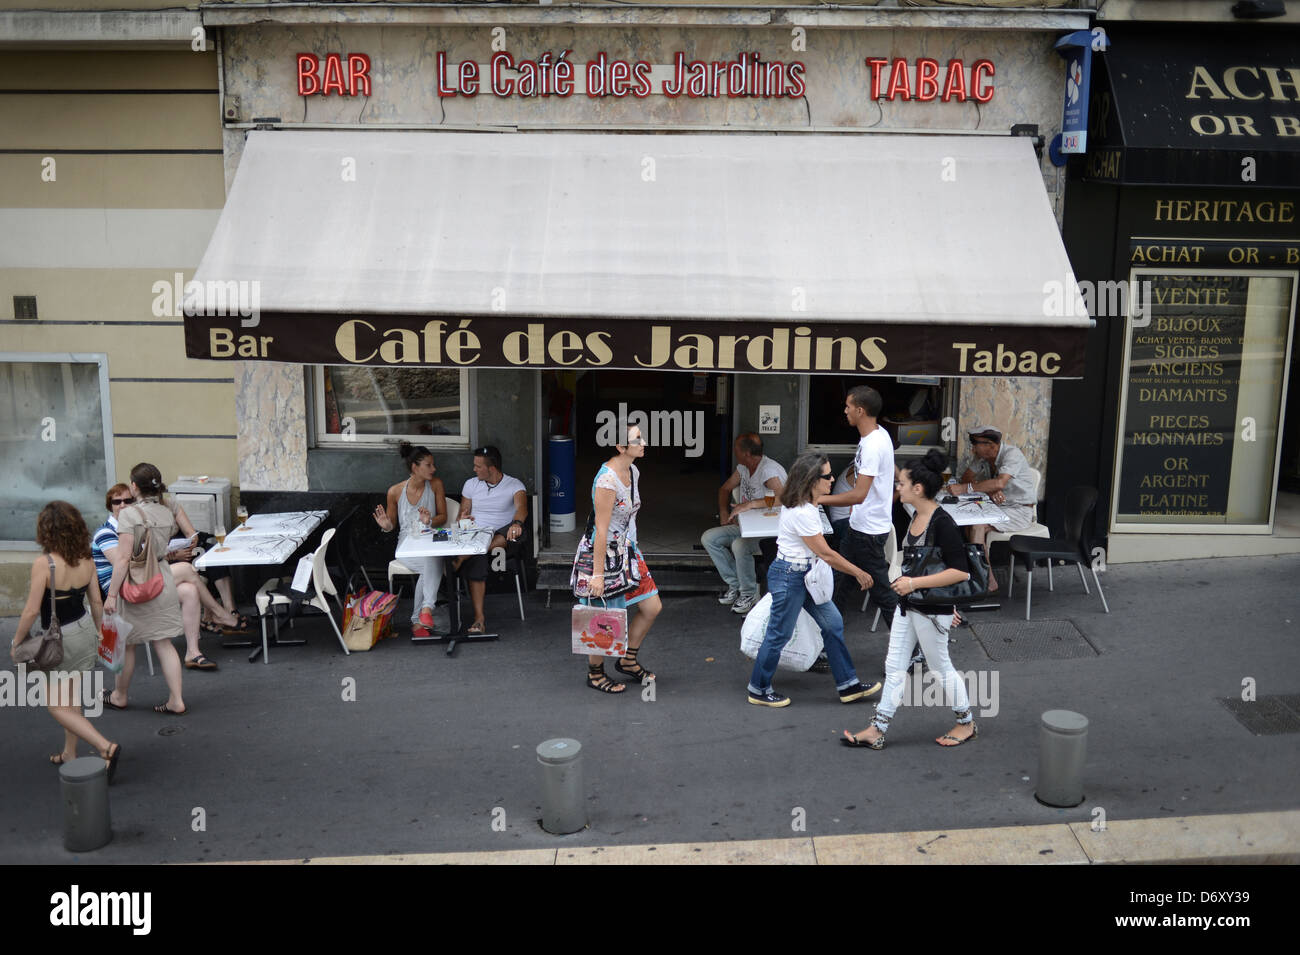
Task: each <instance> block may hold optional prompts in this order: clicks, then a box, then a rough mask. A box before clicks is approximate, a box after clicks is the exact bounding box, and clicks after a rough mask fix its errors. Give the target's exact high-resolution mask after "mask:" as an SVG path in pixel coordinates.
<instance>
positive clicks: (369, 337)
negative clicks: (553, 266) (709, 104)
mask: <svg viewBox="0 0 1300 955" xmlns="http://www.w3.org/2000/svg"><path fill="white" fill-rule="evenodd" d="M1086 333H1087V329H1086V328H1078V327H1057V326H1050V325H1048V326H1027V325H948V324H944V325H940V324H928V323H926V324H923V323H920V322H898V323H878V322H858V323H854V322H833V323H832V322H805V323H799V322H738V321H717V320H715V321H707V320H705V321H694V320H688V319H673V320H669V319H663V320H657V319H635V318H626V317H620V318H608V319H592V318H580V317H575V318H547V319H538V318H527V317H521V316H474V317H468V318H451V317H429V316H414V315H401V316H399V315H356V314H325V313H316V312H313V313H294V312H265V313H262V314H260V315H257V316H255V317H254V318H253V319H251V320H250V319H248V318H241V317H240V316H238V315H234V316H209V315H202V314H198V315H195V314H190V315H187V316H186V319H185V353H186V355H187V356H188V357H190V358H204V359H217V360H228V361H274V362H286V363H302V364H319V365H379V366H384V365H388V366H404V367H414V366H426V367H441V368H533V369H537V368H617V369H629V370H638V371H640V370H652V369H662V370H680V371H717V372H770V373H778V374H779V373H787V374H819V373H821V374H835V373H856V374H881V375H948V376H962V377H988V376H1014V377H1040V378H1078V377H1081V376H1082V374H1083V353H1084V342H1085V338H1084V336H1085V335H1086Z"/></svg>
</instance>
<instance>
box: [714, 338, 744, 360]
mask: <svg viewBox="0 0 1300 955" xmlns="http://www.w3.org/2000/svg"><path fill="white" fill-rule="evenodd" d="M747 341H749V336H748V335H723V336H721V337H720V338H719V339H718V367H719V368H735V367H736V346H737V345H739V344H740V343H741V342H747Z"/></svg>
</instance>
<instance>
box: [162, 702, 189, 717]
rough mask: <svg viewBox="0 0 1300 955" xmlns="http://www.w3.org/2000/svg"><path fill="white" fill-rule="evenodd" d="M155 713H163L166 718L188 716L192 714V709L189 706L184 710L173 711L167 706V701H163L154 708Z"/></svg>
mask: <svg viewBox="0 0 1300 955" xmlns="http://www.w3.org/2000/svg"><path fill="white" fill-rule="evenodd" d="M153 711H154V712H155V713H161V714H162V715H164V716H187V715H188V714H189V712H190V708H189V707H188V706H187V707H185V709H183V710H173V709H172V708H171V707H170V706H168V705H167V701H166V700H163V701H162V702H161V703H159V704H158V705H157V706H155V707H154V708H153Z"/></svg>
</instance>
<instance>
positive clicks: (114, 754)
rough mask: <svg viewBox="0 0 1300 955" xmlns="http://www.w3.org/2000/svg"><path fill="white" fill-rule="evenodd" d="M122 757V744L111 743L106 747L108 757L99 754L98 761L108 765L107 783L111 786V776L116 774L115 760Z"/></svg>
mask: <svg viewBox="0 0 1300 955" xmlns="http://www.w3.org/2000/svg"><path fill="white" fill-rule="evenodd" d="M121 755H122V744H121V743H112V744H110V745H109V747H108V755H107V756H105V755H103V754H102V753H101V754H100V759H102V760H103V761H104V762H106V763H108V782H109V785H112V782H113V776H114V775H116V774H117V760H118V757H120V756H121Z"/></svg>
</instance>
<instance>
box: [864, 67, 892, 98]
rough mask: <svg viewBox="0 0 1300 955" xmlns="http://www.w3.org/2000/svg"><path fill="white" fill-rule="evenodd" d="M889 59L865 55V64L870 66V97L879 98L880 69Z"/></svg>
mask: <svg viewBox="0 0 1300 955" xmlns="http://www.w3.org/2000/svg"><path fill="white" fill-rule="evenodd" d="M888 62H889V61H888V60H887V59H885V58H884V57H883V56H869V57H867V66H869V67H870V68H871V98H872V99H880V71H881V70H883V69H884V67H885V64H886V63H888Z"/></svg>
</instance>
